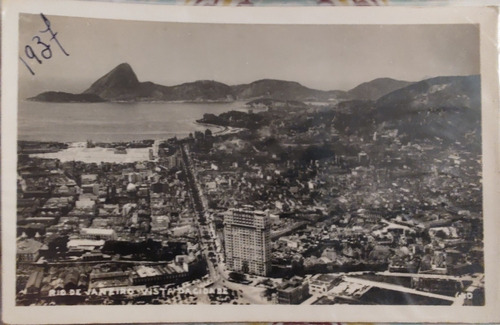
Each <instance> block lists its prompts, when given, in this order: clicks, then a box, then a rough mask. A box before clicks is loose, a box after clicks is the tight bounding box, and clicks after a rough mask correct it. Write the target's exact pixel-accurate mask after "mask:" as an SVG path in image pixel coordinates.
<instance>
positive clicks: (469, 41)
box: [19, 14, 479, 98]
mask: <svg viewBox="0 0 500 325" xmlns="http://www.w3.org/2000/svg"><path fill="white" fill-rule="evenodd" d="M48 19H49V20H50V24H51V28H52V30H53V31H54V32H57V39H58V41H59V42H60V44H61V45H62V46H63V48H64V49H65V51H66V52H67V53H69V56H66V55H65V54H64V53H63V52H62V51H61V49H60V48H59V47H58V45H57V44H56V43H55V42H54V41H50V36H49V35H47V34H43V33H40V32H39V31H41V30H43V29H45V24H44V22H43V20H42V19H41V17H40V16H39V15H28V14H23V15H21V17H20V19H19V24H20V25H19V28H20V29H19V53H20V55H21V57H22V58H24V59H25V61H27V63H28V64H29V66H30V67H31V69H32V70H33V72H34V73H35V75H34V76H33V75H31V74H30V72H29V71H28V69H27V68H26V67H25V66H24V64H23V63H22V62H21V60H19V92H20V97H21V98H26V97H30V96H34V95H36V94H38V93H40V92H42V91H49V90H56V91H67V92H75V93H78V92H82V91H84V90H85V89H86V88H88V87H89V86H90V84H91V83H92V82H94V81H95V80H97V79H98V78H99V77H101V76H102V75H104V74H106V73H107V72H109V71H110V70H111V69H113V68H114V67H115V66H117V65H118V64H120V63H123V62H127V63H129V64H130V65H131V66H132V68H133V70H134V71H135V73H136V74H137V76H138V78H139V80H140V81H152V82H155V83H158V84H162V85H167V86H170V85H176V84H180V83H183V82H191V81H195V80H216V81H219V82H223V83H226V84H229V85H235V84H242V83H250V82H252V81H255V80H259V79H264V78H273V79H282V80H290V81H297V82H299V83H301V84H303V85H305V86H307V87H310V88H315V89H322V90H337V89H338V90H349V89H352V88H354V87H355V86H357V85H359V84H361V83H363V82H366V81H370V80H373V79H375V78H380V77H389V78H394V79H399V80H406V81H419V80H423V79H426V78H430V77H435V76H443V75H471V74H479V31H478V29H477V26H475V25H244V24H195V23H162V22H140V21H122V20H110V19H89V18H74V17H62V16H48ZM34 36H40V38H41V41H42V42H45V43H48V44H50V45H51V50H52V57H51V58H50V59H44V58H41V61H42V63H41V64H39V63H37V62H36V61H35V60H34V59H29V58H27V57H26V55H25V46H26V45H30V46H32V48H33V49H34V50H35V52H37V53H38V54H39V56H40V53H39V52H40V49H42V48H43V46H42V45H40V44H38V45H37V44H36V43H37V41H36V39H35V40H33V37H34ZM47 53H48V52H45V54H47Z"/></svg>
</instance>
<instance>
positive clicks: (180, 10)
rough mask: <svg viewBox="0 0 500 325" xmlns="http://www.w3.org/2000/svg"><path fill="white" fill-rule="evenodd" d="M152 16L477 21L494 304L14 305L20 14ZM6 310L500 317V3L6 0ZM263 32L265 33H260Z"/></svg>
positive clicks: (187, 316) (18, 319)
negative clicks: (245, 5) (204, 3)
mask: <svg viewBox="0 0 500 325" xmlns="http://www.w3.org/2000/svg"><path fill="white" fill-rule="evenodd" d="M40 12H43V13H44V14H46V15H66V16H75V17H91V18H108V19H131V20H145V21H173V22H203V23H216V22H217V23H228V24H230V23H239V24H242V23H243V24H459V23H467V24H477V25H478V27H479V28H480V35H481V37H480V44H481V49H480V50H481V90H482V132H483V134H482V135H483V137H482V141H483V177H484V178H483V185H484V188H483V191H484V192H483V202H484V243H485V278H486V285H485V291H486V305H485V306H482V307H468V306H467V307H464V306H460V307H454V306H453V307H452V306H446V307H434V306H416V305H411V306H352V305H351V306H344V305H333V306H283V305H279V306H278V305H273V306H211V305H207V306H203V305H196V306H195V305H189V306H182V305H162V306H47V307H41V306H36V307H35V306H29V307H20V306H15V258H16V256H15V245H14V243H15V240H16V238H15V233H16V214H15V211H16V200H15V198H16V163H17V161H16V150H17V145H16V141H17V90H18V84H17V82H18V71H17V68H18V53H17V48H18V34H19V31H18V17H19V13H35V14H39V13H40ZM2 18H3V19H2V34H3V39H2V49H3V51H2V121H1V123H2V128H1V129H2V146H1V147H2V180H1V181H2V184H1V185H2V201H1V202H2V207H1V208H2V244H3V245H2V255H3V258H2V314H3V321H4V322H6V323H17V324H28V323H38V324H49V323H50V324H59V323H100V322H107V323H124V322H126V323H133V322H195V321H196V322H207V321H210V322H222V321H335V322H337V321H357V322H374V321H377V322H396V321H397V322H495V321H500V311H499V310H498V308H497V307H498V306H499V305H500V287H499V282H500V267H499V260H500V258H499V256H500V255H499V253H500V250H499V247H500V240H499V238H500V236H499V235H500V234H499V232H500V218H498V214H499V212H498V211H500V200H499V197H500V178H499V172H498V168H497V166H499V165H498V161H497V160H498V157H499V154H498V147H499V146H498V141H499V132H498V131H499V130H498V129H499V114H498V71H497V69H498V64H497V61H498V60H497V56H498V53H497V24H496V23H497V9H496V8H486V7H483V8H475V7H439V8H429V7H426V8H409V7H397V8H396V7H392V8H389V7H381V8H372V7H371V8H352V7H351V8H349V7H342V8H330V7H307V8H293V7H286V8H273V7H261V8H234V7H189V6H185V7H184V6H162V5H158V4H152V5H143V4H136V3H107V2H90V1H89V2H83V1H54V0H44V1H39V0H27V1H14V0H9V1H4V3H3V7H2ZM257 36H258V35H257Z"/></svg>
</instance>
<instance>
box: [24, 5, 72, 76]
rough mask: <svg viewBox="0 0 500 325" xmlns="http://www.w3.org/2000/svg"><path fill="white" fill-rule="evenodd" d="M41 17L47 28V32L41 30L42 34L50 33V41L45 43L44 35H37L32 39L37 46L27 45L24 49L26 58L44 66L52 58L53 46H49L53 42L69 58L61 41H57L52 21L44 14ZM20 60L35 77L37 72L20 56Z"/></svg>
mask: <svg viewBox="0 0 500 325" xmlns="http://www.w3.org/2000/svg"><path fill="white" fill-rule="evenodd" d="M40 16H41V17H42V20H43V22H44V24H45V27H47V28H46V29H45V30H41V31H40V33H42V34H45V33H49V34H50V36H51V37H50V39H49V40H48V41H45V42H44V41H43V40H42V37H40V36H43V35H35V36H33V38H32V39H31V40H32V41H33V42H35V41H36V45H34V46H31V45H26V46H25V47H24V55H25V56H26V58H28V59H30V60H35V61H36V62H37V63H38V64H42V63H43V61H44V60H49V59H51V58H52V48H51V44H48V43H50V42H52V41H54V42H55V43H56V44H57V46H59V49H60V50H61V51H62V52H63V53H64V55H66V56H69V53H68V52H66V50H65V49H64V47H63V46H62V45H61V43H60V42H59V40H58V39H57V32H54V31H53V30H52V28H51V27H50V20H49V19H48V18H47V17H46V16H45V15H44V14H43V13H41V14H40ZM19 59H20V60H21V61H22V62H23V63H24V65H25V66H26V68H27V69H28V71H29V72H30V73H31V74H32V75H35V71H33V69H31V67H30V65H29V64H28V63H27V62H26V60H25V59H24V58H23V57H22V56H19Z"/></svg>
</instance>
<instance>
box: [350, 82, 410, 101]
mask: <svg viewBox="0 0 500 325" xmlns="http://www.w3.org/2000/svg"><path fill="white" fill-rule="evenodd" d="M411 84H412V82H408V81H401V80H395V79H391V78H378V79H374V80H372V81H369V82H364V83H362V84H360V85H359V86H357V87H355V88H353V89H351V90H349V91H348V92H347V94H348V95H349V96H350V97H352V98H355V99H361V100H377V99H379V98H380V97H382V96H384V95H387V94H389V93H391V92H393V91H395V90H398V89H401V88H403V87H406V86H409V85H411Z"/></svg>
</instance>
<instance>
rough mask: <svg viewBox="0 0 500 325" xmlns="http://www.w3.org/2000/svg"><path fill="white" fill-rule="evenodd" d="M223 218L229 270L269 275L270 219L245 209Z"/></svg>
mask: <svg viewBox="0 0 500 325" xmlns="http://www.w3.org/2000/svg"><path fill="white" fill-rule="evenodd" d="M229 212H230V213H229V214H227V215H226V216H225V218H224V241H225V254H226V264H227V267H228V268H229V269H230V270H233V271H237V272H243V273H250V274H256V275H263V276H266V275H268V274H269V273H270V271H271V243H270V241H271V239H270V231H271V230H270V228H271V223H270V219H269V216H268V215H267V214H266V213H265V212H263V211H257V210H255V209H253V208H252V207H249V206H245V207H243V208H241V209H231V210H230V211H229Z"/></svg>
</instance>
